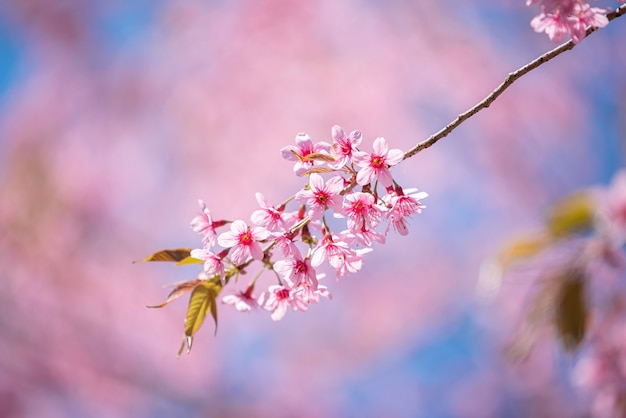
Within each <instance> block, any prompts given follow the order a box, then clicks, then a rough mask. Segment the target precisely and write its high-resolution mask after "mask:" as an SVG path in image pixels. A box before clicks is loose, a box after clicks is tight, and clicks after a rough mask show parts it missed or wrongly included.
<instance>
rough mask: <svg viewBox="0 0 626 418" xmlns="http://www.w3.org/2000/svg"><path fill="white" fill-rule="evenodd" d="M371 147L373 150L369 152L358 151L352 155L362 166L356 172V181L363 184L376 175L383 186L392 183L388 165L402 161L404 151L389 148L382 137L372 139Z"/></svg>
mask: <svg viewBox="0 0 626 418" xmlns="http://www.w3.org/2000/svg"><path fill="white" fill-rule="evenodd" d="M373 147H374V152H372V153H371V154H368V153H366V152H363V151H359V152H356V153H355V154H354V156H353V157H352V161H354V162H355V163H356V165H358V166H359V167H362V168H361V170H359V172H358V173H357V176H356V182H357V183H358V184H360V185H365V184H369V183H371V182H372V180H374V178H375V177H376V178H377V179H378V181H379V182H380V184H382V185H383V187H390V186H391V185H392V184H393V177H391V173H390V172H389V167H391V166H394V165H396V164H398V163H399V162H400V161H402V159H403V158H404V153H403V152H402V151H401V150H399V149H389V145H388V144H387V140H386V139H385V138H382V137H381V138H376V139H375V140H374V146H373Z"/></svg>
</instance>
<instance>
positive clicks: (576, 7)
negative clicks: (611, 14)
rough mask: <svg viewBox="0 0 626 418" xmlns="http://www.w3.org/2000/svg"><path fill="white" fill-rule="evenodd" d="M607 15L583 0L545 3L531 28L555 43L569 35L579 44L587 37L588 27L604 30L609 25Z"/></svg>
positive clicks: (542, 4) (553, 0)
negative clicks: (544, 34)
mask: <svg viewBox="0 0 626 418" xmlns="http://www.w3.org/2000/svg"><path fill="white" fill-rule="evenodd" d="M535 3H537V2H536V1H532V2H531V1H529V2H527V3H526V4H528V5H530V4H535ZM606 13H607V10H605V9H600V8H597V7H591V6H590V5H589V4H588V3H585V2H583V1H581V0H563V1H556V0H552V1H550V2H547V1H543V2H542V3H541V13H540V14H539V15H537V16H535V17H534V18H533V19H532V20H531V22H530V26H531V27H532V28H533V29H534V30H535V32H545V33H546V34H547V35H548V37H549V38H550V40H552V41H553V42H562V41H563V40H565V38H566V37H567V35H568V34H569V35H571V37H572V40H573V41H574V43H578V42H580V41H581V40H582V39H583V38H584V37H585V36H586V30H587V26H592V27H596V28H602V27H604V26H606V25H607V24H608V23H609V20H608V19H607V17H606Z"/></svg>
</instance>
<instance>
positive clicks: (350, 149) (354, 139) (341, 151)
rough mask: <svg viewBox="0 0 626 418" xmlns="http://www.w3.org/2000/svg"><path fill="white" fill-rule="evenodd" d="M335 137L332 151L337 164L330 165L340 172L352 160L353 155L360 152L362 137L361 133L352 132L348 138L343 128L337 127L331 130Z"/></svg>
mask: <svg viewBox="0 0 626 418" xmlns="http://www.w3.org/2000/svg"><path fill="white" fill-rule="evenodd" d="M331 134H332V137H333V144H332V146H331V149H330V153H331V155H332V156H333V157H334V158H335V160H336V162H335V163H332V164H330V167H332V168H334V169H335V170H339V169H340V168H342V167H343V166H345V165H346V164H348V162H349V161H350V159H351V158H352V154H353V153H355V152H357V151H358V148H357V147H358V146H359V145H360V144H361V140H362V135H361V132H360V131H352V132H350V135H349V136H347V135H346V133H345V132H344V131H343V129H342V128H341V126H338V125H335V126H333V127H332V129H331Z"/></svg>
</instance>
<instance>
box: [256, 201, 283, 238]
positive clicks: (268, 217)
mask: <svg viewBox="0 0 626 418" xmlns="http://www.w3.org/2000/svg"><path fill="white" fill-rule="evenodd" d="M256 201H257V203H258V204H259V206H260V207H261V209H258V210H255V211H254V212H252V215H250V220H251V221H252V223H253V224H255V225H259V226H263V227H265V228H267V229H268V230H269V231H278V230H281V229H282V230H284V229H286V224H285V221H284V220H283V217H282V213H281V211H279V210H278V209H276V208H275V207H274V206H272V205H270V204H269V202H268V201H267V199H266V198H265V196H263V194H262V193H257V194H256Z"/></svg>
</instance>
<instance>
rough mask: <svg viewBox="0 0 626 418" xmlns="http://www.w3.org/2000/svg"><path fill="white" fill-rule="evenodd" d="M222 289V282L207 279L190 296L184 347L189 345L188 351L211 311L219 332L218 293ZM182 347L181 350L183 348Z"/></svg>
mask: <svg viewBox="0 0 626 418" xmlns="http://www.w3.org/2000/svg"><path fill="white" fill-rule="evenodd" d="M220 290H221V284H220V283H215V282H213V281H205V282H203V283H202V284H201V285H200V286H197V287H196V288H194V289H193V292H192V293H191V297H190V298H189V307H188V308H187V316H186V317H185V339H184V341H183V347H184V345H185V344H186V345H187V347H188V348H187V352H189V351H191V344H192V343H193V335H194V334H195V333H196V331H198V330H199V329H200V327H201V326H202V324H203V323H204V319H205V318H206V316H207V314H208V312H209V311H211V316H212V317H213V320H214V321H215V330H216V332H217V303H216V299H217V295H218V294H219V292H220ZM183 347H181V351H182V349H183Z"/></svg>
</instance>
